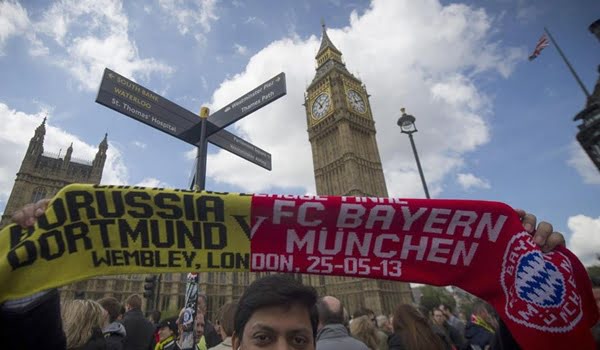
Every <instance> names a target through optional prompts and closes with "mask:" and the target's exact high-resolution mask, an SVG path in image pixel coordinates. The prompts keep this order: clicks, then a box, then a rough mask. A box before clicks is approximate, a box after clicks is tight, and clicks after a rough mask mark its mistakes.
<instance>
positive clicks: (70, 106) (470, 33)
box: [0, 0, 600, 264]
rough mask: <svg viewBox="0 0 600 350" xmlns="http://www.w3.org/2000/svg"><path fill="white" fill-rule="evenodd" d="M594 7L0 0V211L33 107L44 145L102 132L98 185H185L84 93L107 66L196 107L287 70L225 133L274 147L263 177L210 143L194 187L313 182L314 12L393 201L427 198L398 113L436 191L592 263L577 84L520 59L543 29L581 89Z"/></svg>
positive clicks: (84, 144) (592, 196)
mask: <svg viewBox="0 0 600 350" xmlns="http://www.w3.org/2000/svg"><path fill="white" fill-rule="evenodd" d="M598 13H600V3H598V2H597V1H592V0H581V1H558V0H553V1H519V0H498V1H486V2H480V1H470V2H465V3H460V2H448V1H443V2H438V1H434V0H428V1H408V0H389V1H384V0H378V1H372V2H369V1H341V0H338V1H334V0H331V1H292V0H288V1H241V0H238V1H209V0H202V1H200V0H198V1H178V0H161V1H126V2H125V1H116V0H114V1H91V0H86V1H61V2H50V1H22V2H15V1H12V0H11V1H2V2H0V76H1V77H2V81H3V83H2V84H0V121H1V122H2V125H3V128H2V129H1V130H0V210H3V208H4V206H5V204H6V200H7V199H8V195H9V194H10V190H11V188H12V184H13V181H14V178H15V174H16V172H17V170H18V167H19V165H20V163H21V160H22V158H23V154H24V152H25V149H26V146H27V143H28V142H29V139H30V138H31V136H32V135H33V130H34V129H35V127H36V126H37V125H39V124H40V123H41V120H42V119H43V117H44V116H47V117H48V122H47V125H48V128H47V130H48V131H47V135H46V147H45V149H46V150H47V151H49V152H53V153H59V151H60V152H63V154H64V151H65V150H66V148H67V147H68V146H69V144H70V143H71V142H73V144H74V152H73V156H74V157H76V158H82V159H90V160H91V159H92V158H93V155H94V154H95V151H96V147H97V145H98V144H99V143H100V141H101V140H102V137H103V136H104V133H105V132H108V134H109V137H108V139H109V161H108V163H107V167H106V168H105V172H104V176H103V182H104V183H115V184H117V183H119V184H137V185H140V184H141V185H147V186H157V185H158V186H165V187H177V188H180V187H186V186H188V184H189V183H188V181H189V178H190V174H191V171H192V167H193V157H194V153H195V151H194V149H193V148H192V147H190V146H188V145H187V144H185V143H183V142H182V141H179V140H177V139H175V138H172V137H170V136H168V135H166V134H164V133H161V132H158V131H156V130H155V129H152V128H150V127H148V126H146V125H143V124H141V123H139V122H137V121H134V120H132V119H130V118H128V117H126V116H124V115H121V114H118V113H116V112H114V111H112V110H110V109H108V108H106V107H104V106H101V105H99V104H96V103H95V102H94V100H95V96H96V93H97V89H98V85H99V83H100V79H101V75H102V70H103V69H104V67H109V68H111V69H113V70H115V71H116V72H118V73H120V74H122V75H124V76H126V77H128V78H130V79H132V80H135V81H136V82H138V83H140V84H141V85H143V86H145V87H147V88H149V89H151V90H153V91H156V92H158V93H160V94H161V95H163V96H164V97H166V98H168V99H170V100H172V101H174V102H176V103H178V104H180V105H181V106H183V107H185V108H187V109H189V110H191V111H193V112H195V113H197V112H198V111H199V109H200V107H201V106H208V107H210V108H211V110H212V111H216V110H218V109H220V108H221V107H223V106H225V105H226V104H228V103H229V102H231V101H233V100H234V99H236V98H237V97H239V96H241V95H243V94H244V93H245V92H247V91H249V90H251V89H252V88H254V87H255V86H257V85H259V84H260V83H262V82H263V81H265V80H267V79H269V78H270V77H272V76H274V75H276V74H277V73H279V72H282V71H283V72H285V73H286V76H287V88H288V94H287V96H284V97H283V98H281V99H280V100H278V101H276V102H274V103H272V104H271V105H269V106H267V107H265V108H263V109H261V110H259V111H257V112H255V113H253V114H251V115H250V116H248V117H246V118H244V119H243V120H242V121H239V122H237V123H236V124H235V126H233V127H230V128H229V129H230V131H232V132H234V133H236V134H238V135H240V136H242V137H243V138H245V139H246V140H249V141H251V142H252V143H254V144H255V145H257V146H259V147H261V148H263V149H265V150H267V151H268V152H270V153H271V154H272V156H273V171H271V172H268V171H266V170H264V169H262V168H260V167H257V166H255V165H253V164H250V163H248V162H245V161H243V160H242V159H240V158H236V157H234V156H231V155H230V154H228V153H227V152H224V151H220V150H218V149H216V148H213V147H211V148H210V149H209V153H210V155H209V158H208V172H207V175H208V178H207V188H208V189H211V190H219V191H246V192H267V193H290V194H295V193H314V191H315V185H314V177H313V169H312V161H311V154H310V145H309V143H308V136H307V133H306V119H305V118H306V117H305V113H304V108H303V106H302V103H303V102H304V101H303V98H304V97H303V96H304V95H303V94H304V91H305V88H306V86H307V85H308V83H309V82H310V81H311V80H312V78H313V76H314V68H315V61H314V55H315V54H316V52H317V49H318V45H319V43H320V35H321V25H320V23H321V19H324V20H325V22H326V24H327V27H328V34H329V36H330V38H331V39H332V41H333V42H334V44H335V45H336V46H337V47H338V48H339V49H340V50H341V51H342V53H343V58H344V60H345V62H346V65H347V67H348V69H349V70H350V71H351V72H352V73H354V74H355V75H356V76H358V77H359V78H360V79H362V80H363V82H364V83H365V85H366V87H367V90H368V92H369V93H370V94H371V99H370V102H371V106H372V109H373V114H374V118H375V121H376V127H377V129H378V134H377V140H378V144H379V149H380V153H381V157H382V162H383V166H384V171H385V175H386V181H387V186H388V191H389V194H390V196H394V197H408V198H410V197H423V196H424V195H423V191H422V188H421V185H420V180H419V177H418V173H417V171H416V166H415V161H414V158H413V156H412V151H411V149H410V144H409V141H408V138H407V137H406V136H405V135H401V134H400V132H399V129H398V127H397V126H396V120H397V118H398V117H399V114H400V112H399V109H400V108H401V107H405V108H407V110H408V112H409V113H411V114H413V115H415V116H416V118H417V127H418V128H419V132H418V133H417V134H415V141H416V143H417V147H418V149H419V155H420V157H421V162H422V164H423V167H424V171H425V176H426V178H427V182H428V185H429V188H430V192H431V194H432V196H433V197H435V198H465V199H485V200H498V201H503V202H506V203H508V204H510V205H513V206H515V207H521V208H525V209H527V210H528V211H530V212H533V213H535V214H537V215H538V217H539V218H540V219H543V220H547V221H549V222H551V223H553V224H554V226H555V228H556V230H558V231H561V232H563V233H565V235H566V236H567V239H568V246H569V247H570V248H571V249H572V250H574V251H575V252H576V253H577V254H578V255H579V256H580V258H581V259H582V260H583V261H584V262H585V263H586V264H590V263H593V262H594V255H595V254H596V253H600V205H599V204H600V200H599V198H600V174H599V173H598V171H597V170H595V169H594V168H593V167H592V163H591V161H589V160H588V159H587V158H586V156H585V154H583V153H582V152H581V150H580V148H579V145H578V144H576V143H575V134H576V131H577V127H576V123H574V122H573V121H572V118H573V116H574V115H575V114H577V113H578V112H579V111H580V110H581V109H582V108H583V107H584V103H585V99H584V95H583V93H582V92H581V90H580V89H579V87H578V86H577V84H576V83H575V80H574V79H573V78H572V77H571V76H570V74H569V71H568V70H567V68H566V67H565V65H564V64H563V62H562V61H561V59H560V56H559V55H558V53H557V51H556V49H555V48H554V47H548V48H546V49H545V50H544V51H543V52H542V54H541V56H540V57H539V58H538V59H536V60H535V61H533V62H528V61H527V56H528V55H529V53H530V52H531V51H532V49H533V47H534V46H535V43H536V42H537V40H538V39H539V37H540V36H541V34H542V32H543V27H544V26H547V27H548V28H549V29H550V30H551V32H552V34H553V35H554V37H555V38H556V39H557V40H558V42H559V44H560V45H561V46H562V48H563V50H564V51H565V53H566V54H567V55H568V57H569V58H570V60H571V61H572V64H573V66H574V67H575V69H576V70H577V72H578V73H579V74H580V76H581V78H582V80H583V81H584V83H585V85H586V86H587V87H588V89H589V90H590V91H591V90H592V89H593V86H594V84H595V82H596V80H597V78H598V73H597V65H598V64H599V63H600V42H598V40H597V39H596V38H595V37H594V36H593V35H592V34H591V33H589V31H588V29H587V27H588V25H589V24H590V23H592V22H593V21H594V20H596V19H597V17H596V16H597V14H598Z"/></svg>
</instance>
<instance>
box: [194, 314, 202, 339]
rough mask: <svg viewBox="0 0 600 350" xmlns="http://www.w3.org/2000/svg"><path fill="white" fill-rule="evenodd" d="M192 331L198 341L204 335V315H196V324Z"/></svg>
mask: <svg viewBox="0 0 600 350" xmlns="http://www.w3.org/2000/svg"><path fill="white" fill-rule="evenodd" d="M194 330H195V331H196V338H198V339H200V338H201V337H202V336H203V335H204V315H203V314H200V313H199V314H197V315H196V323H195V326H194Z"/></svg>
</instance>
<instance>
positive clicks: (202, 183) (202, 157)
mask: <svg viewBox="0 0 600 350" xmlns="http://www.w3.org/2000/svg"><path fill="white" fill-rule="evenodd" d="M209 112H210V110H209V109H208V108H207V107H202V108H201V109H200V123H201V124H200V141H198V154H197V155H196V180H195V183H196V185H195V186H194V189H195V190H196V191H202V190H204V189H206V156H207V154H206V151H207V148H208V147H207V146H208V142H207V137H206V122H207V119H208V114H209Z"/></svg>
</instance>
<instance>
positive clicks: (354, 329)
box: [350, 315, 379, 350]
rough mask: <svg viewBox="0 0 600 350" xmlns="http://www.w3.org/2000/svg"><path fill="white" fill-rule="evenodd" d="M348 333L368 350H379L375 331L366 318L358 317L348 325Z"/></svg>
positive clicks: (371, 323)
mask: <svg viewBox="0 0 600 350" xmlns="http://www.w3.org/2000/svg"><path fill="white" fill-rule="evenodd" d="M350 333H351V334H352V336H353V337H354V338H356V339H358V340H360V341H361V342H363V343H365V345H367V347H368V348H369V349H370V350H377V349H379V343H378V339H377V330H376V329H375V325H374V324H373V322H372V321H371V320H370V319H369V317H368V316H366V315H365V316H360V317H357V318H355V319H353V320H352V323H350Z"/></svg>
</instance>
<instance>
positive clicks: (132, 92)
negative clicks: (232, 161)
mask: <svg viewBox="0 0 600 350" xmlns="http://www.w3.org/2000/svg"><path fill="white" fill-rule="evenodd" d="M282 74H283V73H282ZM280 75H281V74H280ZM278 76H279V75H278ZM275 78H277V77H275ZM275 78H274V79H275ZM283 79H284V80H285V77H283ZM284 89H285V83H284ZM96 102H98V103H99V104H101V105H104V106H106V107H108V108H111V109H113V110H115V111H117V112H119V113H122V114H125V115H126V116H128V117H131V118H133V119H135V120H137V121H140V122H142V123H144V124H147V125H150V126H151V127H153V128H156V129H158V130H160V131H162V132H165V133H167V134H169V135H172V136H175V137H177V138H179V139H180V140H183V141H185V142H187V143H189V144H192V145H194V146H197V145H198V142H199V141H200V117H199V116H197V115H196V114H194V113H192V112H190V111H188V110H187V109H185V108H183V107H181V106H179V105H177V104H175V103H174V102H171V101H169V100H168V99H166V98H164V97H162V96H160V95H158V94H157V93H155V92H153V91H152V90H149V89H146V88H145V87H143V86H141V85H139V84H137V83H135V82H133V81H131V80H129V79H127V78H125V77H124V76H122V75H120V74H118V73H116V72H114V71H112V70H110V69H108V68H106V69H105V70H104V75H103V76H102V82H101V83H100V90H99V91H98V96H97V97H96ZM207 130H212V131H213V134H212V135H211V136H210V137H209V138H208V141H209V142H210V143H212V144H214V145H216V146H219V147H221V148H224V149H226V150H228V151H229V152H231V153H233V154H235V155H237V156H239V157H242V158H244V159H246V160H248V161H250V162H253V163H255V164H257V165H259V166H261V167H263V168H265V169H268V170H271V155H270V154H269V153H267V152H265V151H263V150H262V149H260V148H258V147H256V146H254V145H252V144H251V143H249V142H247V141H244V140H243V139H241V138H239V137H237V136H235V135H233V134H232V133H230V132H229V131H227V130H219V127H217V126H215V125H214V124H212V123H211V122H210V121H207ZM215 130H216V133H215Z"/></svg>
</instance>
